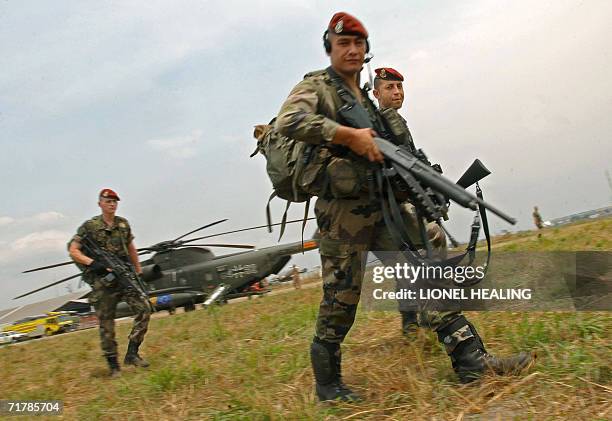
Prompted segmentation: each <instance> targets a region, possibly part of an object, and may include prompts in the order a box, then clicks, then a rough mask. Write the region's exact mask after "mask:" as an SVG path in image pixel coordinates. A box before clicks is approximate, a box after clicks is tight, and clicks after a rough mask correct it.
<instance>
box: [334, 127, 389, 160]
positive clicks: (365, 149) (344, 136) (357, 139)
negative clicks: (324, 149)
mask: <svg viewBox="0 0 612 421" xmlns="http://www.w3.org/2000/svg"><path fill="white" fill-rule="evenodd" d="M374 136H376V132H375V131H374V130H372V129H367V128H366V129H354V128H352V127H346V126H340V127H338V130H337V131H336V135H335V136H334V139H333V141H332V142H333V143H336V144H339V145H344V146H346V147H347V148H349V149H350V150H351V151H353V152H355V153H356V154H357V155H360V156H363V157H365V158H367V159H368V160H369V161H371V162H383V160H384V157H383V154H382V153H381V152H380V149H378V146H377V145H376V143H375V142H374Z"/></svg>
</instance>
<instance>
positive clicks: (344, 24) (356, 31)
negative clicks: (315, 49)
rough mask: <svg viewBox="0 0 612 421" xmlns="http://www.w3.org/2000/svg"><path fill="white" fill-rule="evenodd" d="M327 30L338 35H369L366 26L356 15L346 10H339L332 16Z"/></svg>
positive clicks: (365, 36)
mask: <svg viewBox="0 0 612 421" xmlns="http://www.w3.org/2000/svg"><path fill="white" fill-rule="evenodd" d="M327 30H328V31H329V32H330V33H332V34H336V35H358V36H362V37H364V38H367V37H368V31H367V30H366V29H365V26H363V24H362V23H361V22H360V21H359V19H357V18H356V17H355V16H352V15H349V14H348V13H346V12H338V13H336V14H335V15H334V16H332V18H331V20H330V21H329V25H328V26H327Z"/></svg>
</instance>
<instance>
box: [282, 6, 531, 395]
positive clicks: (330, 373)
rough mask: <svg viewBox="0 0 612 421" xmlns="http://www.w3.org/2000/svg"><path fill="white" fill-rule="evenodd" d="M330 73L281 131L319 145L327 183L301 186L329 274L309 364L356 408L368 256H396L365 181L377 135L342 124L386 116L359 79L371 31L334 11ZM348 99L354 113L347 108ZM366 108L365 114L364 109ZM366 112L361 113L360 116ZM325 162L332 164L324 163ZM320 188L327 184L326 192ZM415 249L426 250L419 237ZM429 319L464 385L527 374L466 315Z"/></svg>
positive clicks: (300, 90)
mask: <svg viewBox="0 0 612 421" xmlns="http://www.w3.org/2000/svg"><path fill="white" fill-rule="evenodd" d="M323 42H324V47H325V50H326V52H327V54H328V55H329V57H330V61H331V66H330V67H328V68H327V69H325V70H319V71H315V72H311V73H308V74H307V75H306V76H305V77H304V80H303V81H301V82H300V83H298V84H297V85H296V86H295V87H294V88H293V90H292V91H291V93H290V94H289V97H288V98H287V100H286V101H285V103H284V104H283V105H282V107H281V110H280V112H279V114H278V117H277V120H276V130H277V131H278V132H279V133H280V134H281V135H283V136H286V137H289V138H293V139H295V140H298V141H302V142H306V143H308V144H311V145H314V146H315V147H316V148H317V149H315V152H313V154H312V156H314V158H313V161H312V162H310V163H309V165H310V167H309V168H307V169H306V170H305V174H306V173H308V171H309V170H310V169H313V170H315V171H316V170H317V165H319V168H322V169H323V170H324V172H325V174H324V176H321V177H317V175H318V174H317V173H314V174H310V173H308V175H309V176H312V177H310V178H309V180H312V184H310V185H306V184H305V185H304V186H303V187H304V188H305V189H310V191H311V192H312V193H311V194H312V195H316V196H318V199H317V202H316V205H315V214H316V218H317V224H318V228H319V230H320V233H321V240H320V244H319V252H320V255H321V266H322V272H323V298H322V300H321V304H320V307H319V314H318V317H317V322H316V332H315V337H314V338H313V342H312V345H311V348H310V356H311V362H312V367H313V371H314V376H315V380H316V394H317V396H318V398H319V399H320V400H322V401H325V400H335V399H340V400H357V399H359V397H358V396H357V395H356V394H355V393H354V392H353V391H351V390H350V389H349V388H348V387H347V386H346V385H345V384H344V383H343V382H342V376H341V359H342V357H341V350H340V344H341V343H342V341H343V340H344V338H345V337H346V335H347V334H348V332H349V330H350V328H351V326H352V325H353V322H354V320H355V314H356V311H357V305H358V303H359V298H360V294H361V283H362V278H363V268H362V262H361V253H364V252H367V251H370V250H372V251H373V250H380V251H384V250H389V251H392V250H397V245H395V243H394V242H393V241H392V239H391V236H390V234H389V231H388V229H387V227H386V225H385V223H384V219H383V216H382V212H381V201H382V200H385V199H384V198H382V197H380V196H379V197H373V196H374V195H376V192H375V191H371V190H370V189H369V187H368V184H367V183H365V185H364V183H363V182H362V181H360V180H367V179H368V177H367V174H368V171H370V170H371V165H372V164H371V162H374V163H376V162H382V161H383V156H382V154H381V152H380V150H379V149H378V147H377V145H376V143H375V142H374V139H373V136H374V135H375V134H376V133H375V132H374V130H372V129H370V128H360V127H352V126H351V125H350V123H348V122H347V120H346V119H344V118H343V115H345V114H344V113H345V112H347V110H350V109H355V108H358V110H356V111H359V112H363V113H367V115H368V117H369V119H370V120H371V122H372V126H373V127H377V126H379V122H380V118H381V116H380V114H379V113H378V110H377V109H376V107H375V106H374V104H373V103H372V102H371V101H370V100H369V98H368V96H367V92H365V91H364V90H362V89H361V88H360V86H359V73H360V72H361V68H362V66H363V63H364V61H365V54H366V53H367V52H369V43H368V32H367V31H366V29H365V27H364V26H363V24H362V23H361V22H360V21H359V20H357V19H356V18H355V17H353V16H351V15H349V14H348V13H343V12H341V13H336V14H335V15H334V16H333V17H332V19H331V21H330V22H329V25H328V27H327V30H326V31H325V33H324V35H323ZM347 96H349V97H350V98H351V99H352V101H351V105H352V108H350V107H348V108H347V107H343V106H344V105H346V104H345V100H346V99H347ZM361 107H362V108H363V109H360V108H361ZM363 113H362V115H363ZM320 158H325V161H322V162H321V161H318V159H320ZM318 180H328V185H324V186H321V185H320V184H318V183H319V182H318ZM414 244H415V245H416V246H419V247H423V244H422V241H421V240H420V236H418V235H416V236H415V238H414ZM433 316H434V317H430V324H429V327H431V328H432V329H434V330H435V331H436V332H437V334H438V338H439V340H440V341H441V342H442V343H443V344H444V346H445V348H446V351H447V353H448V355H449V356H450V358H451V361H452V363H453V367H454V369H455V371H456V372H457V373H458V375H459V378H460V380H461V381H462V382H469V381H472V380H475V379H477V378H478V377H479V376H480V375H481V374H482V373H484V372H485V370H487V369H491V370H493V371H495V372H497V373H508V372H514V371H518V370H520V369H522V368H524V367H525V366H526V365H527V364H528V362H529V361H530V356H529V355H527V354H524V353H521V354H519V355H516V356H514V357H511V358H507V359H502V358H497V357H494V356H493V355H491V354H489V353H487V352H486V351H485V348H484V345H483V343H482V341H481V339H480V336H479V335H478V333H477V332H476V329H475V328H474V326H473V325H472V324H471V323H469V322H468V321H467V320H466V318H465V316H463V315H462V314H461V313H459V312H440V313H436V314H434V315H433Z"/></svg>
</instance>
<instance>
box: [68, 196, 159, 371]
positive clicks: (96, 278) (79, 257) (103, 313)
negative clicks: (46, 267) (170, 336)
mask: <svg viewBox="0 0 612 421" xmlns="http://www.w3.org/2000/svg"><path fill="white" fill-rule="evenodd" d="M118 202H119V196H118V195H117V193H115V192H114V191H113V190H111V189H103V190H102V191H101V192H100V194H99V197H98V206H100V209H101V210H102V214H101V215H98V216H94V217H93V218H91V219H89V220H88V221H86V222H85V223H83V225H81V226H80V227H79V229H78V230H77V234H76V235H75V236H74V237H73V238H72V240H71V242H70V244H69V253H70V257H71V258H72V260H74V262H75V263H76V264H77V266H78V267H79V269H81V270H82V271H83V280H84V281H85V282H86V283H87V284H89V285H90V286H91V288H92V292H91V293H90V295H89V302H90V303H91V304H92V305H93V306H94V309H95V310H96V316H98V320H99V323H100V345H101V347H102V351H103V355H104V357H105V358H106V360H107V362H108V365H109V367H110V370H111V377H118V376H119V375H120V366H119V362H118V361H117V342H116V341H115V311H116V307H117V304H118V303H119V302H120V301H121V300H124V301H125V302H126V303H127V304H128V305H129V306H130V308H131V310H132V312H133V313H134V314H135V317H134V325H133V327H132V331H131V332H130V335H129V339H130V342H129V345H128V349H127V353H126V355H125V359H124V361H123V363H124V364H129V365H134V366H137V367H148V366H149V363H148V362H147V361H146V360H144V359H143V358H142V357H140V355H138V348H139V347H140V344H141V343H142V341H143V340H144V336H145V334H146V333H147V328H148V326H149V319H150V317H151V307H150V304H149V302H148V301H147V300H146V298H144V297H143V296H142V295H139V294H138V293H136V292H135V291H133V290H127V289H125V288H123V287H122V286H120V285H119V284H118V283H117V281H107V280H106V279H105V278H104V277H105V275H108V274H109V272H110V269H109V268H107V267H106V266H105V265H104V264H102V263H101V262H98V261H96V260H94V259H92V258H91V257H89V256H87V255H85V254H84V253H83V251H82V250H81V248H82V246H81V240H82V239H83V238H84V237H85V236H88V238H90V239H92V240H93V241H94V242H96V243H97V245H98V246H99V247H101V248H102V249H104V250H106V251H108V252H110V253H113V254H115V255H116V256H117V257H119V258H121V259H122V260H124V261H126V262H131V264H132V265H133V266H134V269H135V271H136V273H137V274H138V275H140V274H141V273H142V268H141V267H140V262H139V260H138V251H137V250H136V246H135V245H134V236H133V235H132V230H131V228H130V225H129V223H128V221H127V219H125V218H122V217H120V216H117V215H115V212H116V211H117V203H118Z"/></svg>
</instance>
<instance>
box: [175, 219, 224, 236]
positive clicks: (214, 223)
mask: <svg viewBox="0 0 612 421" xmlns="http://www.w3.org/2000/svg"><path fill="white" fill-rule="evenodd" d="M225 221H227V218H225V219H220V220H218V221H215V222H213V223H211V224H207V225H204V226H203V227H200V228H196V229H194V230H193V231H189V232H188V233H187V234H183V235H181V236H180V237H177V238H175V239H174V240H172V242H175V241H178V240H180V239H181V238H185V237H187V236H188V235H191V234H193V233H195V232H198V231H201V230H203V229H204V228H208V227H212V226H213V225H217V224H220V223H221V222H225Z"/></svg>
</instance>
